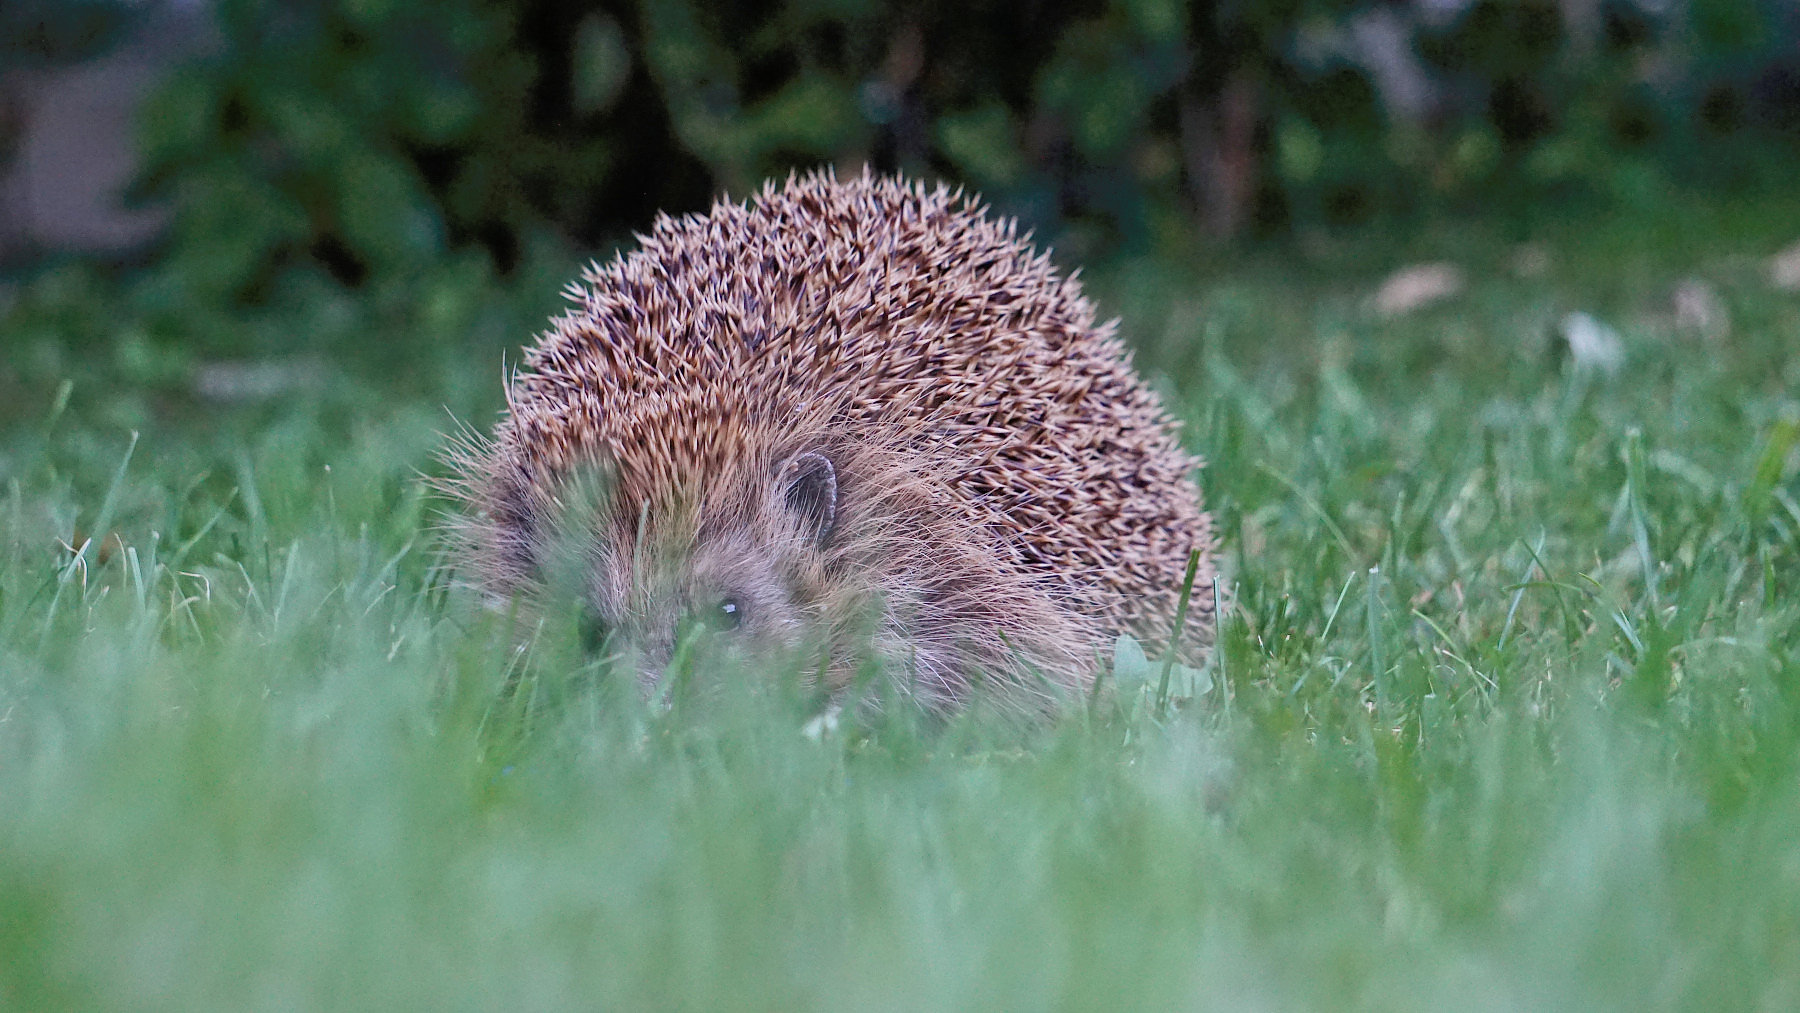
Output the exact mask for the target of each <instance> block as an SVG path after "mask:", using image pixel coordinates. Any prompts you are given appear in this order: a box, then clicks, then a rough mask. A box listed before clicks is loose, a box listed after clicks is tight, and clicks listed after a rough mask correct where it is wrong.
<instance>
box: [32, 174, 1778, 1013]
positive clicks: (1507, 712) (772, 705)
mask: <svg viewBox="0 0 1800 1013" xmlns="http://www.w3.org/2000/svg"><path fill="white" fill-rule="evenodd" d="M1796 206H1797V205H1796V204H1795V203H1794V202H1792V201H1790V202H1788V203H1785V204H1783V203H1780V202H1779V201H1778V200H1775V199H1771V201H1770V202H1769V203H1763V204H1757V205H1750V206H1745V205H1736V206H1733V205H1718V206H1715V205H1704V206H1701V205H1696V206H1693V207H1678V208H1672V209H1671V211H1670V214H1669V215H1668V216H1667V217H1665V218H1660V219H1657V220H1642V221H1627V222H1613V223H1607V224H1605V225H1603V226H1601V227H1590V226H1589V225H1587V224H1577V225H1571V226H1566V227H1557V226H1555V225H1547V226H1546V227H1545V228H1543V229H1542V230H1540V231H1539V232H1537V233H1534V234H1532V235H1530V236H1528V237H1526V236H1506V235H1501V234H1498V233H1494V232H1484V231H1482V230H1481V229H1478V228H1476V229H1470V230H1464V231H1447V232H1445V233H1443V234H1442V235H1436V236H1424V237H1420V238H1419V239H1417V240H1416V241H1414V242H1413V243H1411V244H1410V245H1409V246H1408V247H1407V248H1405V249H1386V248H1383V249H1375V248H1372V247H1369V246H1367V245H1357V244H1350V245H1345V246H1341V247H1339V246H1332V245H1330V244H1323V245H1317V246H1316V247H1315V248H1312V249H1311V250H1310V251H1309V252H1308V253H1306V254H1305V255H1302V254H1300V253H1296V252H1293V251H1285V252H1282V253H1280V254H1279V255H1277V254H1274V253H1271V254H1266V255H1262V256H1252V257H1249V258H1247V259H1246V260H1244V261H1242V262H1239V263H1235V264H1228V265H1211V266H1206V267H1204V268H1197V267H1194V266H1191V265H1189V266H1172V265H1166V264H1126V265H1114V266H1113V267H1112V268H1111V269H1103V270H1099V271H1097V272H1095V279H1094V281H1093V282H1092V286H1093V288H1094V290H1095V291H1096V293H1097V294H1098V295H1099V296H1100V297H1101V299H1102V300H1103V301H1104V304H1105V306H1106V308H1107V309H1108V310H1109V311H1112V312H1118V313H1120V314H1121V315H1123V316H1124V317H1125V320H1126V327H1125V329H1126V332H1127V334H1128V335H1130V336H1131V337H1132V339H1133V340H1134V342H1135V343H1136V344H1138V345H1139V347H1140V349H1141V351H1140V362H1141V363H1142V364H1143V365H1144V366H1145V368H1146V369H1147V370H1149V371H1151V372H1153V373H1155V374H1157V375H1159V376H1160V377H1161V378H1162V381H1161V382H1163V383H1164V385H1165V388H1166V389H1167V390H1168V391H1169V392H1170V397H1171V402H1172V404H1173V405H1174V406H1175V407H1176V408H1177V410H1178V411H1179V412H1180V413H1181V414H1182V415H1183V416H1184V417H1185V418H1187V419H1188V425H1189V428H1188V438H1189V440H1190V441H1191V443H1192V445H1193V446H1195V447H1196V448H1198V449H1200V450H1202V451H1204V452H1205V453H1206V454H1207V456H1208V457H1209V458H1210V460H1211V462H1212V463H1211V467H1210V469H1209V471H1208V472H1207V474H1206V477H1205V486H1206V489H1207V493H1208V496H1209V498H1210V500H1211V503H1212V505H1213V507H1214V509H1215V512H1216V513H1217V514H1218V515H1219V517H1220V518H1221V522H1222V528H1223V531H1224V533H1225V536H1226V538H1227V550H1226V551H1227V557H1228V580H1229V581H1230V583H1231V584H1232V586H1233V587H1235V589H1236V598H1237V602H1238V605H1239V610H1238V612H1237V613H1236V614H1235V615H1233V616H1232V617H1231V618H1230V619H1229V620H1228V621H1227V622H1226V624H1225V627H1224V629H1223V631H1222V643H1223V650H1222V651H1221V652H1220V654H1219V657H1218V658H1217V659H1216V664H1215V666H1214V667H1213V668H1212V670H1211V671H1210V672H1209V675H1210V677H1211V679H1212V681H1213V683H1214V688H1213V689H1212V690H1211V691H1210V692H1208V693H1206V694H1204V695H1203V696H1201V697H1199V698H1197V699H1189V700H1186V701H1185V705H1184V706H1182V707H1180V708H1178V709H1177V710H1175V711H1174V712H1172V713H1171V714H1170V715H1169V716H1167V717H1166V718H1159V717H1158V716H1157V715H1156V713H1155V711H1154V709H1153V708H1150V707H1149V706H1147V701H1146V699H1145V698H1144V697H1143V695H1142V694H1141V693H1131V692H1127V693H1122V694H1120V695H1119V696H1118V697H1117V698H1115V699H1111V700H1109V701H1107V702H1105V703H1104V704H1103V705H1101V706H1097V707H1093V708H1078V709H1076V710H1074V711H1072V712H1071V713H1070V714H1069V715H1068V716H1067V718H1066V719H1065V720H1063V721H1061V722H1060V723H1058V724H1056V725H1055V726H1053V727H1049V728H1045V729H1040V730H1036V731H1028V732H1025V733H1022V734H1021V733H1020V732H1019V731H1018V730H1017V729H1008V728H1000V727H995V726H991V725H988V724H986V723H984V722H983V721H982V720H981V719H980V718H979V717H978V716H977V717H974V718H971V719H970V720H968V721H964V722H959V723H957V724H955V725H953V726H952V727H951V728H950V729H948V730H946V731H943V732H941V733H938V734H935V735H929V734H919V733H917V732H916V731H915V730H913V729H911V728H910V727H909V726H908V725H907V723H906V722H904V721H900V722H896V723H894V724H893V725H892V726H886V727H878V728H872V729H864V728H851V727H845V728H842V729H839V730H837V731H833V732H830V733H827V734H825V735H823V736H819V737H816V738H814V737H808V736H807V735H805V734H803V733H802V731H801V725H802V721H801V719H800V718H799V717H798V716H796V714H795V713H794V711H793V710H792V709H791V708H788V707H786V706H785V705H784V704H783V702H782V701H781V699H780V697H779V694H769V693H761V692H757V691H755V689H754V687H747V688H745V690H744V692H743V693H742V694H741V697H742V698H741V699H738V700H735V702H734V705H733V706H730V707H726V708H722V709H718V710H715V711H713V712H710V713H708V714H706V715H702V716H689V715H683V714H679V713H678V714H674V715H656V714H649V713H645V712H644V711H643V710H642V709H641V708H639V707H636V706H634V705H632V704H630V703H629V702H614V703H610V704H609V703H607V702H605V701H604V700H603V699H601V698H600V697H599V696H597V695H596V694H594V693H590V692H584V691H581V690H580V689H578V688H576V687H575V686H573V685H571V683H570V681H569V680H568V679H567V678H566V677H559V676H558V675H557V673H558V671H560V670H561V669H559V667H558V665H557V664H556V663H555V656H556V651H555V650H554V649H553V646H544V647H543V649H542V650H541V651H538V650H535V649H534V652H533V653H532V654H530V655H528V656H527V657H525V658H523V659H520V658H515V657H513V656H512V655H511V653H510V652H509V650H508V640H507V637H506V636H504V635H503V631H502V626H503V623H501V622H499V621H497V620H495V619H494V618H493V617H488V616H484V615H483V614H482V613H481V610H480V609H478V608H477V607H475V605H474V604H473V603H472V602H470V601H469V600H467V598H466V597H465V596H464V595H463V594H462V593H460V592H458V591H454V590H450V589H449V588H448V584H447V581H446V578H445V575H444V573H443V571H442V570H441V568H440V567H439V566H438V565H437V559H436V556H435V554H434V552H435V545H434V542H433V540H432V538H431V535H430V532H429V525H430V524H431V511H432V510H433V509H434V508H435V505H434V504H433V503H431V502H430V501H429V500H428V498H427V497H426V496H425V495H424V493H423V492H422V490H421V487H420V483H419V478H418V473H419V471H420V470H430V469H431V468H432V467H433V464H432V458H431V454H432V451H433V450H434V448H435V447H436V446H437V444H438V442H439V439H438V436H437V433H438V432H439V431H440V430H443V429H446V428H448V427H449V425H450V417H449V415H447V414H446V413H445V411H444V408H445V407H446V406H447V407H448V408H449V409H450V410H451V412H452V413H454V414H455V415H457V416H459V417H466V418H472V419H473V420H474V421H476V422H477V423H478V424H482V425H485V424H486V420H487V419H488V418H490V417H491V414H490V413H491V412H492V410H493V408H494V407H495V406H496V404H497V402H498V393H499V378H500V362H501V359H500V354H501V350H502V348H504V347H506V343H508V342H512V343H517V342H520V341H523V340H524V338H525V335H526V334H527V333H528V332H529V330H530V329H531V328H534V327H536V326H537V325H538V322H539V321H540V320H541V319H542V314H543V313H544V312H545V311H546V310H547V309H549V308H550V304H551V300H552V299H553V298H554V296H553V295H552V294H551V293H554V291H555V288H556V285H557V284H558V283H559V281H560V279H556V278H553V277H552V278H550V280H549V282H548V283H547V284H544V285H541V286H538V287H533V286H532V285H530V284H522V285H520V286H519V288H517V289H514V290H511V291H503V290H501V289H499V288H497V287H496V286H495V285H494V283H492V282H491V281H489V280H487V279H486V278H485V276H482V275H481V274H480V272H479V271H473V270H465V269H463V268H458V267H455V266H454V265H453V266H451V267H449V268H446V269H445V270H444V271H442V272H440V273H437V274H426V275H423V276H421V278H420V279H418V280H417V282H416V284H415V285H414V286H413V287H411V288H407V289H405V290H402V291H398V292H393V293H388V294H386V295H381V294H376V295H373V296H371V297H370V298H369V299H367V300H364V301H362V302H359V303H352V302H346V301H344V300H343V299H342V297H340V296H329V297H328V296H327V295H325V294H322V291H323V290H321V292H320V293H311V294H309V293H308V292H306V291H304V290H303V291H300V292H298V293H293V294H290V298H289V299H288V300H287V301H286V302H285V303H283V302H281V301H280V300H277V301H276V303H275V307H276V308H275V309H273V310H271V311H269V312H268V313H267V314H266V315H265V316H263V317H261V318H259V319H256V320H253V321H250V322H247V323H245V324H243V326H245V327H248V328H251V329H253V330H254V331H255V332H256V333H255V335H253V336H252V338H251V339H250V340H248V341H247V342H246V344H247V345H248V346H249V347H251V348H252V349H255V350H258V351H259V355H260V358H259V359H258V360H257V362H258V363H260V364H261V365H262V366H263V367H267V365H268V363H270V362H274V363H275V364H276V367H277V368H275V369H274V371H273V372H269V371H267V369H265V371H264V372H261V373H259V372H257V371H256V369H255V368H253V367H252V365H251V364H248V363H242V362H217V361H207V360H202V359H197V358H193V357H191V356H190V355H189V354H188V353H184V352H182V351H180V349H181V348H182V347H183V346H182V345H181V344H180V343H179V342H178V341H174V340H171V339H170V335H171V334H173V335H175V336H177V337H178V336H179V330H180V328H181V326H182V318H181V315H180V314H179V313H173V314H171V313H170V312H169V311H167V310H166V309H164V308H162V307H159V306H158V304H157V302H156V298H155V295H156V294H155V293H154V292H153V291H152V292H143V291H138V292H135V293H132V294H130V295H129V297H126V296H121V295H119V292H120V291H121V290H120V289H118V288H116V287H113V286H114V283H111V282H106V281H103V280H98V279H95V278H93V277H92V276H90V275H88V274H85V273H84V272H81V271H79V270H75V269H70V270H67V271H63V272H60V273H55V274H52V275H49V276H46V277H44V278H41V279H39V280H37V281H36V282H34V283H32V284H31V285H30V286H27V287H26V288H24V289H22V290H20V291H18V292H16V293H15V294H14V296H13V300H12V302H13V305H12V309H11V312H10V314H9V315H8V316H6V317H0V328H4V334H5V338H6V343H5V353H6V355H7V357H8V358H7V359H6V363H7V364H6V366H5V367H4V369H5V372H4V374H0V388H4V393H5V394H6V395H7V396H6V398H5V400H6V402H7V406H6V407H5V408H4V409H3V412H4V415H3V417H4V419H5V424H6V425H7V427H8V428H7V429H6V430H5V432H4V436H3V438H0V477H3V480H4V489H3V490H0V491H3V493H4V499H3V500H0V553H3V554H0V1003H4V1004H5V1005H6V1006H8V1007H12V1008H20V1009H52V1008H70V1007H83V1008H86V1007H97V1006H98V1007H130V1008H163V1009H183V1010H188V1009H200V1008H219V1009H262V1008H295V1007H324V1008H380V1009H393V1008H432V1009H441V1008H507V1009H540V1008H564V1007H569V1006H577V1005H579V1006H597V1007H615V1008H626V1009H640V1008H714V1009H718V1008H733V1009H735V1008H762V1009H792V1008H808V1007H812V1008H819V1007H823V1008H838V1009H883V1008H886V1009H897V1010H898V1009H908V1010H910V1009H976V1008H996V1009H1000V1008H1004V1009H1033V1008H1120V1007H1171V1006H1183V1007H1192V1008H1211V1009H1231V1010H1238V1009H1291V1008H1315V1009H1331V1010H1338V1009H1370V1010H1402V1009H1446V1008H1454V1009H1519V1008H1534V1009H1541V1008H1565V1009H1597V1008H1615V1009H1728V1008H1760V1009H1786V1008H1794V1007H1795V1006H1797V1005H1800V777H1797V776H1796V775H1800V751H1797V748H1796V747H1797V746H1800V659H1797V658H1796V657H1795V654H1794V651H1795V644H1796V633H1797V632H1800V608H1797V607H1796V604H1795V591H1796V583H1797V581H1800V567H1797V565H1796V563H1797V560H1800V556H1797V553H1800V503H1796V496H1797V495H1800V487H1797V485H1796V479H1795V470H1796V463H1797V456H1796V435H1797V433H1800V421H1797V416H1796V414H1795V412H1796V402H1795V396H1794V393H1793V392H1794V391H1795V390H1797V389H1800V354H1796V352H1797V350H1800V296H1796V295H1795V294H1793V293H1789V292H1782V291H1778V290H1776V289H1775V288H1773V287H1772V286H1771V285H1770V284H1769V282H1768V278H1767V276H1766V272H1765V270H1764V259H1763V258H1765V257H1766V256H1767V255H1768V254H1769V253H1770V252H1772V251H1773V250H1774V249H1776V248H1777V247H1778V246H1779V245H1780V244H1782V243H1784V242H1788V241H1791V240H1792V239H1793V238H1795V237H1794V236H1786V235H1781V234H1780V232H1779V229H1780V228H1781V222H1782V221H1786V222H1794V221H1800V215H1795V214H1793V213H1791V212H1792V211H1794V210H1795V209H1796ZM1526 238H1529V239H1530V240H1531V241H1530V243H1527V244H1522V243H1521V242H1519V241H1516V240H1522V239H1526ZM1408 256H1413V257H1418V256H1429V257H1434V258H1435V257H1448V258H1451V259H1453V260H1455V261H1456V262H1457V263H1458V264H1459V265H1461V269H1462V271H1463V272H1464V275H1465V277H1466V278H1467V279H1468V282H1467V285H1466V287H1465V289H1464V290H1463V291H1462V292H1461V294H1459V295H1457V296H1455V297H1453V298H1451V299H1449V300H1447V301H1444V302H1441V303H1438V304H1435V305H1433V306H1428V307H1425V308H1423V309H1419V310H1416V311H1414V312H1411V313H1408V314H1405V315H1402V316H1399V317H1396V318H1391V319H1389V318H1383V317H1381V316H1379V315H1378V314H1376V313H1374V312H1373V311H1372V310H1371V309H1370V307H1369V304H1368V301H1367V296H1368V292H1369V291H1370V290H1371V289H1372V288H1373V287H1374V285H1375V284H1376V283H1377V282H1378V281H1379V280H1380V278H1381V277H1382V275H1383V274H1384V273H1385V270H1386V269H1387V268H1389V267H1393V266H1395V265H1397V264H1399V263H1402V262H1403V260H1404V258H1406V257H1408ZM459 272H460V273H459ZM552 273H554V272H550V271H547V272H546V275H545V276H546V277H549V275H550V274H552ZM540 280H541V279H540ZM1684 281H1688V282H1689V286H1688V287H1687V288H1686V289H1685V291H1686V292H1687V293H1688V296H1687V297H1685V298H1686V302H1685V303H1684V302H1683V301H1682V299H1681V298H1675V297H1674V293H1676V292H1678V291H1684V289H1683V288H1682V282H1684ZM1693 286H1698V288H1695V287H1693ZM1696 291H1698V292H1700V293H1701V294H1700V295H1699V296H1695V295H1694V294H1693V293H1694V292H1696ZM112 299H120V300H123V301H121V302H119V303H117V304H116V305H115V304H111V303H107V302H106V300H112ZM1696 299H1697V300H1698V301H1699V304H1701V305H1702V306H1703V309H1704V312H1700V311H1696V310H1695V309H1694V308H1693V307H1694V305H1695V300H1696ZM1684 307H1685V308H1684ZM1573 313H1584V314H1588V315H1589V317H1590V318H1591V319H1592V320H1595V321H1599V322H1600V323H1601V324H1602V325H1603V327H1605V328H1607V332H1606V333H1608V334H1612V333H1616V336H1617V337H1618V339H1619V342H1620V346H1621V348H1622V350H1623V353H1624V358H1623V361H1622V364H1621V365H1619V366H1618V367H1617V369H1616V371H1614V370H1613V369H1612V368H1611V367H1608V366H1606V365H1605V364H1604V363H1598V362H1592V363H1591V362H1589V361H1588V359H1586V358H1578V357H1575V356H1572V355H1571V354H1570V352H1569V350H1568V348H1567V346H1566V343H1564V342H1563V341H1562V340H1561V339H1559V338H1558V337H1557V335H1558V333H1559V330H1560V329H1561V328H1562V327H1563V326H1564V324H1565V322H1566V320H1567V319H1568V317H1569V315H1570V314H1573ZM196 326H198V325H196ZM208 326H223V325H221V324H217V323H214V324H211V325H208ZM346 334H349V335H357V334H361V335H362V336H361V337H360V338H359V339H358V340H356V341H355V342H354V343H353V344H350V345H348V346H347V345H346V343H345V342H343V341H342V340H339V341H338V342H337V343H336V344H333V343H332V342H331V341H330V340H327V339H330V338H332V336H333V335H336V336H337V337H338V338H340V339H341V338H342V336H343V335H346ZM346 347H348V350H347V351H346V350H344V349H345V348H346ZM64 380H71V381H73V382H72V385H65V384H64V383H62V381H64ZM234 384H235V386H234ZM134 430H135V431H137V432H138V433H139V434H140V435H139V436H137V437H134V436H133V435H132V433H133V431H134ZM84 541H85V542H86V543H87V548H86V550H85V551H84V552H80V553H77V552H75V551H74V550H75V549H76V548H79V547H80V546H81V545H82V543H83V542H84ZM509 679H514V680H516V681H517V686H518V687H519V692H517V693H514V694H511V695H508V694H505V693H503V692H502V687H503V686H504V685H505V684H506V682H507V681H508V680H509Z"/></svg>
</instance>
